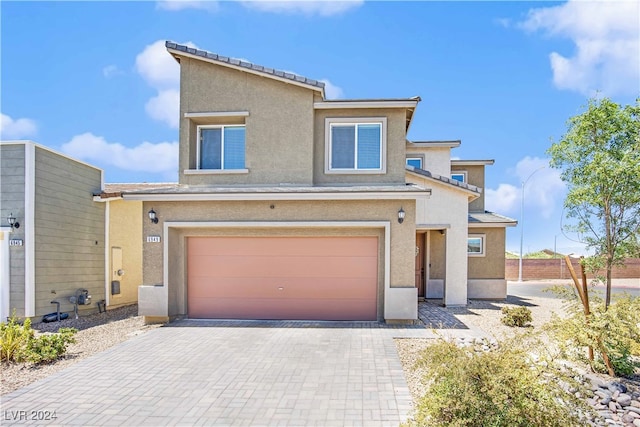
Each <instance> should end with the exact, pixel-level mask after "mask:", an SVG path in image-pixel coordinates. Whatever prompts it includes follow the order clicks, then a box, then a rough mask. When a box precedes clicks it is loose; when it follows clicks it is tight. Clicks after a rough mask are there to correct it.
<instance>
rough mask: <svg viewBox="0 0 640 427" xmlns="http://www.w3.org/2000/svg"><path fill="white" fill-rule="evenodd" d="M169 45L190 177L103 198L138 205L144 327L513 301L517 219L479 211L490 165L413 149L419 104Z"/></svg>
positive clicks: (390, 317)
mask: <svg viewBox="0 0 640 427" xmlns="http://www.w3.org/2000/svg"><path fill="white" fill-rule="evenodd" d="M166 47H167V50H168V52H169V54H171V55H172V56H173V57H174V58H175V59H176V61H178V63H179V64H180V149H179V168H180V170H179V182H178V183H176V184H166V185H155V186H154V185H148V186H146V187H142V188H141V187H139V186H126V185H125V186H112V187H111V189H109V186H107V188H106V189H105V190H104V191H103V193H102V194H101V195H100V196H98V197H96V200H104V201H107V203H110V202H114V201H118V202H120V200H119V199H122V201H124V202H128V201H130V202H135V203H138V206H139V204H140V203H141V204H142V207H141V215H145V220H144V221H143V228H142V235H143V244H142V259H143V262H142V278H143V286H140V287H139V296H138V300H139V307H140V308H139V309H140V314H142V315H144V316H146V318H147V320H150V321H153V320H166V319H167V318H169V317H173V316H188V317H190V318H236V319H238V318H240V319H327V320H384V321H388V322H389V321H411V320H413V319H416V318H417V305H418V299H419V297H421V296H422V297H425V296H426V297H435V298H442V299H443V303H444V304H445V305H448V306H454V305H466V303H467V298H468V297H469V296H474V295H475V296H480V297H483V296H484V297H496V298H503V297H504V292H502V291H501V288H500V286H503V290H506V285H505V283H506V282H504V227H505V226H507V225H509V224H511V223H513V221H512V220H508V219H506V218H503V217H499V218H501V219H502V222H496V221H494V220H495V219H496V218H498V217H497V216H494V215H492V214H490V213H485V212H484V206H483V204H484V201H483V195H482V191H481V189H480V188H479V187H478V186H476V185H475V184H476V183H477V184H478V185H480V184H482V181H483V179H484V178H483V176H482V177H478V176H476V175H477V174H478V173H482V175H483V167H484V165H485V164H486V163H487V162H468V163H464V162H453V163H452V162H451V160H450V159H451V157H450V149H451V148H452V147H454V146H456V144H459V143H458V142H453V143H451V142H426V143H416V142H408V141H407V129H408V128H409V125H410V124H411V121H412V119H413V115H414V111H415V109H416V107H417V105H418V102H419V101H420V99H419V98H401V99H371V100H327V99H325V96H324V85H323V83H321V82H319V81H316V80H311V79H308V78H305V77H301V76H298V75H293V74H289V73H286V72H282V71H278V70H274V69H271V68H266V67H262V66H258V65H255V64H251V63H246V62H243V61H239V60H235V59H231V58H227V57H223V56H218V55H216V54H213V53H210V52H206V51H202V50H196V49H192V48H189V47H187V46H183V45H178V44H175V43H172V42H167V43H166ZM452 173H454V174H459V175H461V176H463V177H464V178H463V179H458V178H459V177H458V175H452ZM470 203H471V205H470ZM470 206H471V208H472V210H474V209H481V210H482V213H479V214H477V215H475V214H473V216H469V213H470ZM107 211H108V209H107ZM137 211H138V212H140V209H139V208H137ZM146 215H148V218H146ZM470 218H473V219H471V222H470ZM112 222H113V223H117V222H118V221H112ZM496 224H499V226H498V225H496ZM470 230H473V233H471V232H470ZM496 230H501V233H500V232H497V233H495V231H496ZM500 238H502V242H499V241H498V240H500ZM494 240H496V242H494ZM494 244H495V246H494ZM478 248H479V249H478ZM497 251H502V253H501V254H500V257H501V264H500V262H498V260H497V259H496V265H495V268H490V269H487V268H485V267H486V266H485V265H484V264H486V263H487V261H488V260H490V259H492V254H493V253H494V252H495V253H497ZM107 255H109V253H108V252H107ZM474 256H478V257H484V261H485V262H483V263H479V265H475V263H474V261H473V257H474ZM468 260H469V261H468ZM492 262H493V261H492ZM500 267H501V268H502V270H501V271H498V270H499V269H500ZM468 269H469V272H470V273H472V274H471V275H470V276H469V277H474V281H473V282H472V281H468ZM483 287H487V288H490V289H494V288H495V289H497V291H496V292H493V291H491V292H487V293H486V294H483Z"/></svg>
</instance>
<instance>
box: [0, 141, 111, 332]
mask: <svg viewBox="0 0 640 427" xmlns="http://www.w3.org/2000/svg"><path fill="white" fill-rule="evenodd" d="M101 188H102V171H101V170H100V169H98V168H96V167H93V166H91V165H88V164H86V163H83V162H80V161H78V160H74V159H71V158H69V157H67V156H65V155H63V154H60V153H57V152H55V151H53V150H51V149H49V148H47V147H44V146H41V145H38V144H36V143H34V142H31V141H6V142H4V141H3V142H1V143H0V319H1V320H2V321H4V320H6V318H7V317H8V316H10V315H11V314H12V312H13V310H15V314H16V315H17V316H19V317H37V316H42V315H44V314H47V313H51V312H55V309H56V306H55V305H54V304H51V301H54V300H56V301H58V302H60V309H61V311H67V312H68V311H72V310H74V304H72V303H71V301H70V297H72V296H75V294H76V292H77V291H78V290H79V289H85V290H87V291H88V294H89V295H91V296H92V302H91V303H90V304H86V305H80V306H78V310H79V312H80V313H81V314H83V313H88V312H93V311H97V306H96V304H95V303H96V302H98V301H101V300H102V299H104V277H105V252H104V249H105V225H104V204H102V203H96V202H94V201H93V200H92V198H91V195H92V194H93V193H95V192H96V191H100V189H101ZM10 223H13V226H12V225H10ZM87 303H89V301H87Z"/></svg>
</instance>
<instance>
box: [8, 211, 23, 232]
mask: <svg viewBox="0 0 640 427" xmlns="http://www.w3.org/2000/svg"><path fill="white" fill-rule="evenodd" d="M7 221H8V222H9V225H10V226H11V229H12V230H13V229H14V228H20V223H19V222H18V221H16V217H15V216H13V212H11V213H10V214H9V217H8V218H7Z"/></svg>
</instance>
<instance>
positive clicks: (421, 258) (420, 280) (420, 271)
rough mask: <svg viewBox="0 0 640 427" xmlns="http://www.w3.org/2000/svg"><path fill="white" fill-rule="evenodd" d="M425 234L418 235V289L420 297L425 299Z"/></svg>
mask: <svg viewBox="0 0 640 427" xmlns="http://www.w3.org/2000/svg"><path fill="white" fill-rule="evenodd" d="M424 242H425V235H424V233H419V234H416V288H418V297H422V298H424V282H425V280H424V277H425V276H424V260H425V252H424V248H425V245H424Z"/></svg>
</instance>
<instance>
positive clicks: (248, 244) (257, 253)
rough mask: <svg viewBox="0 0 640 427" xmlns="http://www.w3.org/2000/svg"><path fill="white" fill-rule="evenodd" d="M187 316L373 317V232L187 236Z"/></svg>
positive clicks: (375, 256)
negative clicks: (348, 234)
mask: <svg viewBox="0 0 640 427" xmlns="http://www.w3.org/2000/svg"><path fill="white" fill-rule="evenodd" d="M187 256H188V259H187V281H188V284H187V304H188V314H189V316H190V317H193V318H239V319H312V320H319V319H326V320H365V319H367V320H375V319H376V312H377V285H378V238H377V237H373V236H358V237H337V236H332V237H257V238H253V237H217V236H216V237H190V238H188V241H187Z"/></svg>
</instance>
